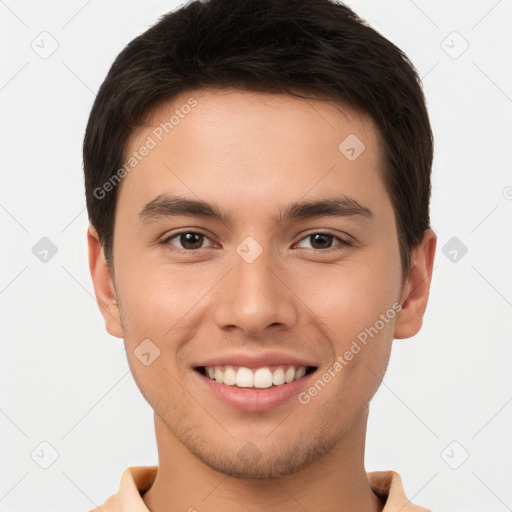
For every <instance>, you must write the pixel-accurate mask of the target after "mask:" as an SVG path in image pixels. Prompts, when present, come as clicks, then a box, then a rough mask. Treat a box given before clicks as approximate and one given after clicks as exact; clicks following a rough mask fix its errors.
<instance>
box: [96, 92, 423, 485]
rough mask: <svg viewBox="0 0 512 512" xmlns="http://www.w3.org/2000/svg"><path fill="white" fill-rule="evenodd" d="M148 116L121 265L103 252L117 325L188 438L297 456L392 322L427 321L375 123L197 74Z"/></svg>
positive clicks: (221, 456)
mask: <svg viewBox="0 0 512 512" xmlns="http://www.w3.org/2000/svg"><path fill="white" fill-rule="evenodd" d="M184 105H190V108H185V107H184ZM176 111H178V112H177V113H176ZM173 114H175V115H174V119H172V120H171V124H169V119H171V116H173ZM177 119H178V121H176V120H177ZM165 122H167V123H168V124H167V125H165V124H161V123H165ZM149 124H150V126H148V127H145V128H143V129H141V130H139V131H138V132H136V133H135V134H134V136H133V137H132V139H131V141H130V146H129V149H128V152H127V156H128V157H130V155H133V152H134V151H135V152H138V155H139V156H141V154H142V153H144V155H143V156H141V158H140V161H139V160H138V162H137V164H136V166H135V167H134V168H133V170H131V171H130V172H129V173H128V174H127V175H126V176H125V177H124V179H123V181H122V182H121V185H120V189H119V191H118V203H117V207H116V213H115V230H114V231H115V235H114V243H113V275H110V274H108V275H107V273H106V271H104V270H102V271H100V270H98V269H99V266H96V267H94V264H91V269H92V271H93V279H94V281H95V287H96V291H97V294H98V297H99V300H100V296H101V297H102V298H101V300H102V301H103V302H104V303H105V304H106V303H107V302H108V300H110V299H112V298H114V299H115V298H117V301H118V303H119V307H118V308H117V307H115V306H113V305H111V304H106V305H105V308H104V313H105V319H106V323H107V329H108V330H109V332H110V333H111V334H114V335H115V336H119V337H124V340H125V345H126V353H127V357H128V360H129V364H130V367H131V370H132V372H133V375H134V378H135V380H136V382H137V384H138V386H139V388H140V390H141V392H142V393H143V395H144V397H145V398H146V400H147V401H148V402H149V404H150V405H151V406H152V407H153V409H154V411H155V413H156V415H157V416H158V417H159V419H160V420H161V422H162V423H163V424H165V426H166V428H168V432H169V436H170V437H171V438H172V439H174V440H176V441H177V442H179V443H181V444H182V445H183V446H185V447H186V448H187V449H188V451H189V452H190V453H192V454H194V455H195V456H196V457H198V458H199V459H200V460H202V461H203V462H205V463H206V464H207V465H209V466H210V467H212V468H214V469H216V470H219V471H222V472H224V473H227V474H230V475H236V476H242V477H253V478H254V477H256V478H258V477H259V478H261V477H275V476H278V475H284V474H289V473H292V472H294V471H297V470H298V469H299V468H301V467H303V466H304V465H306V464H309V463H311V462H312V461H314V460H315V459H318V458H319V457H321V456H322V455H325V454H326V453H328V452H330V451H332V450H333V449H335V447H336V446H339V444H340V443H341V442H342V441H343V437H344V435H345V434H346V433H347V432H348V431H349V430H350V428H352V425H353V424H354V422H355V421H356V419H357V418H358V417H360V416H361V415H362V414H363V413H364V412H365V411H366V409H367V406H368V403H369V401H370V399H371V397H372V396H373V394H374V393H375V391H376V389H377V387H378V385H379V383H380V381H381V379H382V377H383V374H384V371H385V368H386V365H387V362H388V357H389V353H390V347H391V343H392V340H393V336H394V335H395V337H405V336H406V335H412V334H414V332H412V331H413V330H414V329H416V330H417V328H419V326H418V322H420V323H421V320H418V318H420V317H421V316H422V313H423V311H419V312H418V310H417V308H416V310H414V311H413V316H414V315H415V316H414V321H412V324H414V325H413V327H411V325H412V324H411V319H410V318H409V319H408V317H407V314H408V313H407V307H409V303H405V302H404V301H406V299H407V297H408V294H409V292H410V290H411V289H412V288H411V286H410V283H408V282H404V281H403V280H402V273H401V265H400V254H399V244H398V238H397V231H396V224H395V219H394V214H393V208H392V204H391V202H390V198H389V196H388V193H387V191H386V189H385V187H384V182H383V171H384V170H383V167H382V153H381V146H380V140H379V135H378V131H377V129H376V127H375V125H374V123H373V122H372V120H371V119H370V118H369V117H367V116H365V115H361V114H357V113H356V112H354V111H352V110H350V109H347V108H342V107H341V106H335V105H333V104H332V103H328V102H325V101H318V100H304V99H299V98H295V97H293V96H289V95H275V94H265V93H254V92H247V91H240V90H222V91H213V90H199V91H191V92H189V93H187V94H184V95H182V96H181V97H179V98H177V99H175V100H174V101H173V102H172V103H169V104H167V105H165V106H164V107H162V108H161V109H160V110H159V111H158V112H156V113H155V114H154V116H153V118H152V119H151V122H150V123H149ZM162 126H164V127H166V128H167V130H165V129H163V128H162ZM166 131H167V132H168V133H166ZM144 146H145V147H148V148H149V149H148V151H146V150H141V148H142V147H144ZM137 158H138V157H137ZM93 238H94V237H93V236H92V235H91V237H90V243H92V244H94V243H95V242H94V240H93ZM92 253H93V258H94V257H95V256H94V255H97V254H99V253H98V252H97V251H96V252H95V250H94V249H93V250H92ZM97 259H98V261H99V256H98V258H97ZM419 259H421V258H419ZM416 260H418V258H416ZM98 265H99V264H98ZM94 268H95V269H96V271H95V270H94ZM101 268H103V269H105V268H106V267H105V266H103V267H101ZM102 272H103V273H102ZM412 276H414V271H413V272H412ZM109 280H110V281H109ZM109 287H110V288H109ZM109 289H110V292H111V293H112V295H111V296H110V297H109V298H108V299H106V298H105V297H107V296H108V294H109V293H110V292H109V291H108V290H109ZM411 297H412V295H411ZM411 301H412V299H411ZM110 302H113V301H112V300H110ZM402 308H403V309H402ZM410 309H411V308H410V307H409V316H410V314H411V313H410ZM419 309H420V310H421V307H420V308H419ZM107 310H108V314H107V313H106V311H107ZM400 322H402V327H400V325H401V324H400ZM404 326H405V327H404ZM407 326H408V327H407ZM400 329H402V331H401V332H397V331H398V330H400ZM411 333H412V334H411ZM248 461H249V462H250V464H248Z"/></svg>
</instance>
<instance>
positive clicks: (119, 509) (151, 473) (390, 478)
mask: <svg viewBox="0 0 512 512" xmlns="http://www.w3.org/2000/svg"><path fill="white" fill-rule="evenodd" d="M157 470H158V466H132V467H129V468H127V469H126V470H125V471H124V473H123V476H122V477H121V483H120V485H119V491H118V492H117V494H113V495H112V496H110V498H108V500H107V501H106V502H105V503H104V504H103V505H101V507H100V508H95V509H94V510H91V511H90V512H149V510H148V508H147V507H146V505H145V504H144V502H143V501H142V497H141V493H144V492H145V491H147V490H148V489H149V488H150V487H151V486H152V485H153V482H154V481H155V478H156V473H157ZM367 475H368V480H369V482H370V486H371V488H372V489H373V490H374V492H375V493H376V494H377V495H378V496H379V497H380V498H381V499H382V501H384V502H385V503H386V504H385V506H384V509H383V510H382V512H432V511H431V510H429V509H427V508H423V507H419V506H417V505H413V504H412V503H411V502H410V501H409V500H408V499H407V496H406V495H405V493H404V488H403V485H402V479H401V478H400V475H399V474H398V473H396V472H395V471H371V472H370V473H367Z"/></svg>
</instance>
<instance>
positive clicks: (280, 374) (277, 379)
mask: <svg viewBox="0 0 512 512" xmlns="http://www.w3.org/2000/svg"><path fill="white" fill-rule="evenodd" d="M272 384H274V386H280V385H281V384H284V370H283V369H282V368H281V367H279V368H278V369H277V370H274V373H273V374H272Z"/></svg>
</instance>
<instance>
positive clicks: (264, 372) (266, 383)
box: [254, 368, 272, 389]
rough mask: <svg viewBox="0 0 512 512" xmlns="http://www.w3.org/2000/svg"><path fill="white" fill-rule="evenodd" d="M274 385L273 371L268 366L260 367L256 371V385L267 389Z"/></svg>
mask: <svg viewBox="0 0 512 512" xmlns="http://www.w3.org/2000/svg"><path fill="white" fill-rule="evenodd" d="M270 386H272V372H271V371H270V370H269V369H268V368H258V369H257V370H256V371H255V372H254V387H255V388H260V389H265V388H269V387H270Z"/></svg>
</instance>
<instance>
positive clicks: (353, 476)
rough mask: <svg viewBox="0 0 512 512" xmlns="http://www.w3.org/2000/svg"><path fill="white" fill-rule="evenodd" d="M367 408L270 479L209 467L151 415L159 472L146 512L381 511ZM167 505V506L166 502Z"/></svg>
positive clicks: (159, 419) (159, 420)
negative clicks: (311, 454) (368, 452)
mask: <svg viewBox="0 0 512 512" xmlns="http://www.w3.org/2000/svg"><path fill="white" fill-rule="evenodd" d="M367 419H368V409H365V411H364V412H363V413H362V414H361V415H360V416H359V417H358V418H357V420H356V421H355V422H354V424H353V425H352V426H351V427H350V429H349V430H348V431H347V432H346V433H345V434H344V436H343V437H342V438H341V440H340V441H339V442H338V443H337V444H336V445H335V447H334V448H333V449H332V450H331V451H330V452H329V453H328V454H326V455H324V456H323V457H321V458H319V459H317V460H316V461H315V462H313V463H312V464H310V465H309V466H307V467H305V468H303V469H301V470H300V471H298V472H296V473H293V474H291V475H287V476H283V477H279V478H273V479H241V478H234V477H231V476H227V475H224V474H222V473H219V472H218V471H216V470H214V469H212V468H210V467H209V466H207V465H206V464H204V463H203V462H202V461H200V460H199V459H197V458H196V457H195V456H194V455H193V454H191V453H190V452H189V451H188V450H187V449H186V448H185V447H184V446H183V445H182V444H181V443H180V442H179V441H178V440H177V439H176V437H175V436H174V435H173V434H172V432H171V431H170V430H169V429H168V427H167V425H166V424H165V423H164V422H163V420H162V419H161V418H160V417H159V416H158V415H157V414H155V432H156V439H157V446H158V455H159V468H158V473H157V476H156V479H155V482H154V483H153V486H152V487H151V489H149V490H148V491H147V492H146V493H145V494H144V495H143V498H142V499H143V501H144V503H145V504H146V506H147V507H148V509H149V510H150V511H151V512H169V511H170V510H183V511H190V512H194V511H196V512H201V511H202V510H208V512H231V511H235V510H236V511H239V510H240V507H241V504H242V503H243V509H244V510H247V511H261V510H265V511H266V512H274V511H276V512H277V511H279V512H292V511H294V512H295V511H297V510H307V511H308V512H316V511H322V512H337V511H340V510H351V511H354V512H355V511H365V512H381V511H382V507H383V504H382V502H381V501H380V500H379V499H378V498H377V496H376V495H375V494H374V492H373V491H372V490H371V488H370V485H369V483H368V479H367V476H366V472H365V469H364V447H365V437H366V423H367ZM171 505H172V509H170V506H171Z"/></svg>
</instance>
